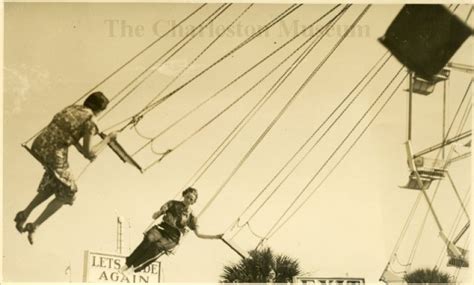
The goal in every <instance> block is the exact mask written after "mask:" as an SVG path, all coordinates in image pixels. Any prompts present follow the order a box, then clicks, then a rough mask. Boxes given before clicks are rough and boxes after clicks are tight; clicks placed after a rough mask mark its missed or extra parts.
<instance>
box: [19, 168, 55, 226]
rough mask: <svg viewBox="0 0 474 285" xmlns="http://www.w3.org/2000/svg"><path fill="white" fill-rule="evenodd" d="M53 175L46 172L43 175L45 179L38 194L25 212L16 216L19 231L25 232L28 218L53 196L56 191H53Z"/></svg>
mask: <svg viewBox="0 0 474 285" xmlns="http://www.w3.org/2000/svg"><path fill="white" fill-rule="evenodd" d="M51 179H52V177H51V174H50V173H48V172H45V173H44V175H43V178H42V179H41V182H40V184H39V186H38V192H37V194H36V196H35V197H34V198H33V200H31V202H30V203H29V204H28V206H26V208H25V209H24V210H23V211H20V212H18V213H17V214H16V216H15V222H16V228H17V229H18V231H20V232H23V231H24V228H23V224H24V223H25V222H26V220H27V219H28V217H29V216H30V214H31V212H32V211H33V210H34V209H35V208H36V207H38V206H39V205H40V204H41V203H43V202H44V201H46V200H47V199H48V198H49V197H51V195H53V193H54V191H53V189H52V187H51V186H52V183H51Z"/></svg>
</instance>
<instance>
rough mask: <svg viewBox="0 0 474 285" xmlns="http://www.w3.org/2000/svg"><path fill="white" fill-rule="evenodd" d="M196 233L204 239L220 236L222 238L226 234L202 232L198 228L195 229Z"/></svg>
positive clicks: (218, 237)
mask: <svg viewBox="0 0 474 285" xmlns="http://www.w3.org/2000/svg"><path fill="white" fill-rule="evenodd" d="M194 233H195V234H196V236H197V237H198V238H202V239H220V238H222V236H224V234H218V235H206V234H202V233H200V232H199V230H198V229H197V228H196V229H195V230H194Z"/></svg>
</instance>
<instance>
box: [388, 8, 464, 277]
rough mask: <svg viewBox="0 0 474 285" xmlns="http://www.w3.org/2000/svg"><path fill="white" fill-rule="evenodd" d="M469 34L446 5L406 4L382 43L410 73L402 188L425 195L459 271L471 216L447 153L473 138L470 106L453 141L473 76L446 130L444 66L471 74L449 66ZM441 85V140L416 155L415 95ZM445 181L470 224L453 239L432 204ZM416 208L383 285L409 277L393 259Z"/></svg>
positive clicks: (446, 73)
mask: <svg viewBox="0 0 474 285" xmlns="http://www.w3.org/2000/svg"><path fill="white" fill-rule="evenodd" d="M427 15H431V16H433V15H435V16H436V19H437V20H436V21H434V22H433V21H426V16H427ZM469 15H470V13H469ZM466 21H467V19H466ZM408 27H410V28H408ZM471 35H472V30H471V29H470V28H469V27H468V26H467V25H466V24H465V23H464V22H463V21H461V20H460V19H459V18H457V17H456V16H454V15H453V14H452V12H451V11H450V10H449V9H448V8H445V7H443V6H442V5H428V6H425V7H424V6H423V5H406V6H405V7H404V8H403V9H402V10H401V11H400V13H399V14H398V16H397V17H396V18H395V20H394V21H393V22H392V24H391V26H390V27H389V29H388V30H387V33H386V34H385V36H384V37H382V38H381V39H380V41H381V43H382V44H383V45H384V46H385V47H386V48H387V49H389V50H390V51H391V52H392V53H393V54H394V55H395V56H396V57H397V59H398V60H399V61H400V62H401V63H403V64H404V65H406V66H407V67H408V69H409V70H410V71H409V75H410V78H409V88H408V90H407V91H408V96H409V97H408V135H407V137H408V140H407V141H406V142H405V148H406V155H407V164H408V169H409V173H410V174H409V181H408V183H407V184H406V185H405V186H401V188H405V189H414V190H418V191H420V192H421V194H420V195H422V197H423V198H424V200H425V201H426V203H427V204H428V211H427V213H426V215H425V220H424V222H425V221H426V217H427V215H428V212H429V213H430V214H431V216H432V217H433V218H434V220H435V223H436V226H437V228H438V230H439V236H440V238H441V239H442V241H443V242H444V244H445V246H446V252H447V255H448V257H449V261H448V263H447V266H454V267H456V268H463V267H469V258H468V257H467V255H468V251H467V250H466V249H464V248H461V247H459V246H458V245H457V243H458V242H459V240H460V239H461V238H462V236H463V235H464V234H465V233H466V232H467V230H468V228H469V225H470V216H469V213H468V211H467V210H466V206H465V204H464V201H463V200H462V199H461V197H460V195H459V192H458V190H457V188H456V186H455V184H454V182H453V180H452V178H451V176H450V174H449V170H448V166H449V165H450V164H451V163H453V162H454V161H455V160H456V159H455V158H451V155H452V152H453V148H451V151H450V153H449V155H448V157H445V149H446V148H447V147H448V146H451V147H452V144H455V143H457V142H458V141H461V140H463V139H466V138H470V137H471V135H472V134H471V133H472V132H471V130H469V131H466V132H464V133H461V130H462V128H463V126H464V124H465V123H466V121H465V119H464V117H467V112H468V111H469V109H468V108H467V109H466V113H465V114H464V116H463V118H462V119H461V123H460V127H459V131H458V133H457V134H456V135H454V136H453V137H449V136H450V132H451V131H452V129H453V125H454V122H455V120H456V117H457V115H458V113H459V110H460V108H461V106H463V103H464V101H465V97H466V95H467V94H468V92H469V90H470V87H471V84H472V78H471V80H470V82H469V84H468V87H467V90H466V94H465V95H464V97H463V99H462V101H461V103H460V105H459V107H458V110H457V111H456V115H455V118H454V119H453V121H452V123H451V125H450V126H449V128H448V130H446V129H445V122H446V96H447V94H446V84H447V81H448V80H449V79H450V75H451V70H450V69H447V68H444V66H447V67H450V68H452V69H454V70H456V69H457V70H461V71H463V72H466V71H468V72H469V71H470V70H472V68H470V67H468V66H466V65H462V66H461V65H458V64H452V63H448V61H449V60H450V58H451V57H452V56H453V55H454V53H455V52H456V50H457V49H458V48H459V47H460V46H461V45H462V43H463V42H464V41H465V40H466V39H467V38H468V37H469V36H471ZM394 39H395V40H394ZM441 82H442V83H443V85H444V88H443V128H442V141H441V142H440V143H438V144H436V145H434V146H432V147H429V148H427V149H425V150H422V151H419V152H418V153H414V151H413V147H412V141H413V138H412V125H413V119H412V116H413V114H412V113H413V111H412V110H413V107H412V105H413V94H420V95H424V96H427V95H430V94H432V93H433V91H434V88H435V86H436V85H437V84H439V83H441ZM436 150H438V151H439V152H438V154H437V156H436V158H434V159H432V158H427V157H426V155H428V154H430V153H432V152H434V151H436ZM467 154H468V155H467V156H464V157H463V158H465V157H468V156H470V152H469V153H467ZM440 155H441V159H440V158H439V156H440ZM446 178H448V179H449V182H450V184H451V186H452V188H453V190H454V192H455V195H456V198H457V200H458V202H459V203H460V205H461V209H462V210H463V211H464V214H465V216H466V218H467V220H468V221H467V223H466V225H465V226H464V227H463V228H462V229H461V230H460V232H459V233H458V234H457V236H456V237H455V238H454V239H451V238H450V237H448V236H447V234H446V233H445V231H444V229H443V227H442V225H441V221H440V219H439V215H438V214H437V213H436V211H435V209H434V206H433V200H434V197H435V194H436V192H437V190H438V187H439V185H440V182H441V181H442V180H444V179H446ZM434 181H437V182H438V183H437V188H436V190H435V192H434V194H433V196H432V197H431V198H430V197H429V196H428V194H427V190H428V189H429V188H430V186H431V185H432V183H433V182H434ZM418 201H419V199H417V201H416V203H415V205H417V203H418ZM415 209H416V206H414V207H413V208H412V212H411V213H410V216H409V219H408V220H407V222H406V224H405V227H404V230H403V231H402V234H401V235H400V238H399V241H398V242H397V245H396V246H395V248H394V250H393V252H392V255H391V257H390V259H389V261H388V263H387V265H386V267H385V269H384V271H383V273H382V276H381V277H380V280H381V281H384V282H386V283H392V282H397V283H399V282H403V278H402V276H400V273H407V271H408V270H405V271H403V272H394V271H393V269H391V265H392V264H393V263H394V262H395V261H398V260H397V253H396V252H397V250H398V247H399V245H400V244H399V242H400V241H401V239H402V238H403V236H404V234H405V233H406V229H407V226H408V224H409V221H410V219H411V218H412V215H413V213H414V210H415ZM424 222H423V223H424ZM422 229H423V228H422ZM420 233H421V231H420ZM413 252H414V251H413ZM413 252H412V253H413ZM412 257H413V254H412V255H411V257H410V259H411V258H412ZM411 260H412V259H411ZM398 263H399V264H400V265H402V266H404V267H405V268H406V269H408V268H410V266H411V263H412V261H409V263H407V264H401V263H400V262H398ZM435 268H436V267H435ZM458 273H459V271H458Z"/></svg>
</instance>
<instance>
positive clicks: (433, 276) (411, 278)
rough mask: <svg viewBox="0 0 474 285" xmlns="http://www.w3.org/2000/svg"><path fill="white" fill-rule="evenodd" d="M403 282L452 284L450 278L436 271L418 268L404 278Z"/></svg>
mask: <svg viewBox="0 0 474 285" xmlns="http://www.w3.org/2000/svg"><path fill="white" fill-rule="evenodd" d="M404 280H405V282H407V283H408V284H412V283H452V282H453V280H452V277H451V276H450V275H449V274H447V273H444V272H441V271H439V270H438V269H436V268H434V269H429V268H420V269H417V270H415V271H412V272H410V273H407V274H406V275H405V277H404Z"/></svg>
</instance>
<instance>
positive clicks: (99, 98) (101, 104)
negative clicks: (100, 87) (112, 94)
mask: <svg viewBox="0 0 474 285" xmlns="http://www.w3.org/2000/svg"><path fill="white" fill-rule="evenodd" d="M108 104H109V99H107V97H105V95H104V94H103V93H102V92H100V91H97V92H94V93H91V94H90V95H89V96H87V98H86V100H85V101H84V106H85V107H87V108H89V109H91V110H92V111H95V112H100V111H103V110H105V108H107V105H108Z"/></svg>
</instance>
